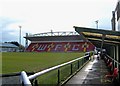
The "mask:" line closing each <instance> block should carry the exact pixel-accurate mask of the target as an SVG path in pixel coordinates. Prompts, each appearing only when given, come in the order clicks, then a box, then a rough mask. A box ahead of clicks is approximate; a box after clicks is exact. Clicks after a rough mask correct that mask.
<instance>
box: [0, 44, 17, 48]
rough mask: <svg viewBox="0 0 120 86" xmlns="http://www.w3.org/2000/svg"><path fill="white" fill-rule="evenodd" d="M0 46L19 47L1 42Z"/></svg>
mask: <svg viewBox="0 0 120 86" xmlns="http://www.w3.org/2000/svg"><path fill="white" fill-rule="evenodd" d="M0 47H5V48H18V46H16V45H14V44H10V43H0Z"/></svg>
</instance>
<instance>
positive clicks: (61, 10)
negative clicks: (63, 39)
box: [0, 0, 117, 44]
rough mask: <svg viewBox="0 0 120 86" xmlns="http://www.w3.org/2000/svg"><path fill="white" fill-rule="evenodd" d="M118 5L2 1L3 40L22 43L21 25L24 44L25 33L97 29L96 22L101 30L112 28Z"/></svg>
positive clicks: (110, 1)
mask: <svg viewBox="0 0 120 86" xmlns="http://www.w3.org/2000/svg"><path fill="white" fill-rule="evenodd" d="M116 4H117V0H0V10H1V11H0V29H1V30H2V37H0V39H1V42H5V41H18V42H19V26H22V44H24V43H25V42H24V40H23V36H25V33H32V34H36V33H43V32H50V31H51V30H53V31H74V28H73V26H80V27H90V28H96V23H95V21H96V20H99V28H100V29H111V18H112V11H113V10H114V9H115V7H116ZM0 33H1V31H0Z"/></svg>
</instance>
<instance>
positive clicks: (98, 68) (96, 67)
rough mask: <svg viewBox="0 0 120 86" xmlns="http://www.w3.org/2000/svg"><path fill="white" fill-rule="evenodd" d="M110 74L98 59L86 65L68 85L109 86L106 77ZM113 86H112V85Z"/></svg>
mask: <svg viewBox="0 0 120 86" xmlns="http://www.w3.org/2000/svg"><path fill="white" fill-rule="evenodd" d="M107 73H108V69H107V67H106V65H105V63H104V61H103V60H101V59H100V60H97V59H96V58H95V59H94V60H92V61H90V62H89V63H88V64H86V65H85V67H83V68H82V69H81V70H80V71H79V72H78V73H77V74H76V75H75V76H73V78H71V79H70V80H69V81H68V82H67V83H66V86H67V85H80V86H81V85H82V86H86V85H88V86H93V85H96V86H100V85H104V86H109V85H111V84H110V83H106V82H105V79H104V76H105V75H106V74H107ZM111 86H112V85H111Z"/></svg>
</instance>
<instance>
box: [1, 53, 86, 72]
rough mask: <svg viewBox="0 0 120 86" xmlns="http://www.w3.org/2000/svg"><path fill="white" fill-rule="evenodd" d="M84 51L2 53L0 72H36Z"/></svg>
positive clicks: (70, 58)
mask: <svg viewBox="0 0 120 86" xmlns="http://www.w3.org/2000/svg"><path fill="white" fill-rule="evenodd" d="M83 55H84V53H31V52H22V53H19V52H18V53H15V52H9V53H8V52H7V53H2V74H6V73H14V72H21V71H23V70H24V71H27V72H33V71H34V72H37V71H41V70H44V69H46V68H49V67H52V66H56V65H58V64H62V63H64V62H67V61H70V60H73V59H75V58H78V57H81V56H83Z"/></svg>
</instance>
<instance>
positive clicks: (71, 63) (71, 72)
mask: <svg viewBox="0 0 120 86" xmlns="http://www.w3.org/2000/svg"><path fill="white" fill-rule="evenodd" d="M70 69H71V73H70V74H71V75H72V73H73V71H72V63H71V66H70Z"/></svg>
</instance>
